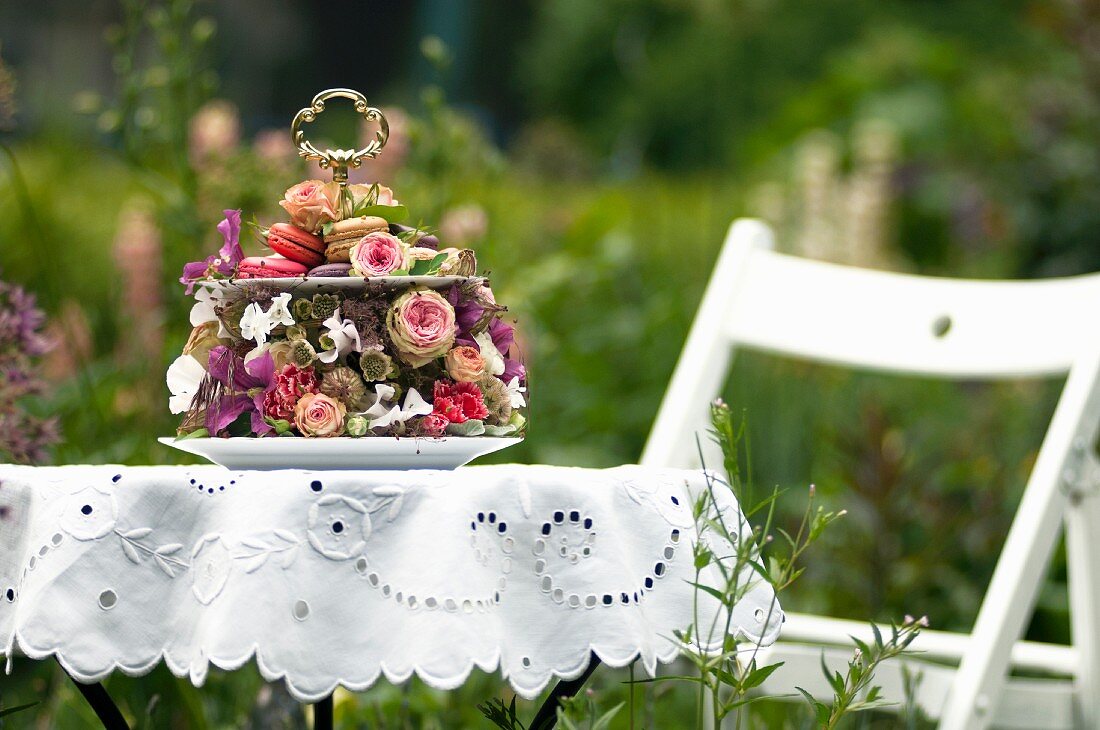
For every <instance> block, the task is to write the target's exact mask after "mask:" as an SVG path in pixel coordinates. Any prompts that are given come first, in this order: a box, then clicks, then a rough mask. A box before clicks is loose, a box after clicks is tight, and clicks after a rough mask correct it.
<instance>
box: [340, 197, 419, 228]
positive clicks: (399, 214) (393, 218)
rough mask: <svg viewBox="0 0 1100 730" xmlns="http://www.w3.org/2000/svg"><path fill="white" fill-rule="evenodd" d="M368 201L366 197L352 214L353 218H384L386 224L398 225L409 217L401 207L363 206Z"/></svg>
mask: <svg viewBox="0 0 1100 730" xmlns="http://www.w3.org/2000/svg"><path fill="white" fill-rule="evenodd" d="M369 201H370V198H369V197H368V198H367V199H366V200H364V201H363V203H360V204H359V206H358V207H357V208H356V209H355V211H354V212H353V213H352V216H353V217H355V218H361V217H362V216H365V215H373V216H377V217H379V218H385V219H386V221H387V222H388V223H400V222H401V221H403V220H405V219H406V218H408V217H409V209H408V208H406V207H405V206H403V205H378V204H373V205H365V204H364V203H367V202H369Z"/></svg>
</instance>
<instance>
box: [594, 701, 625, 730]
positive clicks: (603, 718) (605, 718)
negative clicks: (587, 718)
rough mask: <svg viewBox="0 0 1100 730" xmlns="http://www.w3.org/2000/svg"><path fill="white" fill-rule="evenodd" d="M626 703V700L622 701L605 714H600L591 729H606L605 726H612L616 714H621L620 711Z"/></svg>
mask: <svg viewBox="0 0 1100 730" xmlns="http://www.w3.org/2000/svg"><path fill="white" fill-rule="evenodd" d="M625 705H626V703H625V702H620V703H619V704H617V705H615V706H614V707H612V708H611V709H610V710H608V711H607V712H605V713H604V714H602V715H600V718H599V719H598V720H596V722H594V723H592V726H591V730H604V728H607V727H610V726H611V720H612V719H613V718H614V717H615V715H617V714H619V711H620V710H621V709H623V707H624V706H625Z"/></svg>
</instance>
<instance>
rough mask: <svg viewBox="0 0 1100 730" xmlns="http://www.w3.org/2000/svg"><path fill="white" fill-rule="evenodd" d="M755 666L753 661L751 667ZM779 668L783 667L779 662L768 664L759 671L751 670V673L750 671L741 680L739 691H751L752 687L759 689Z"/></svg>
mask: <svg viewBox="0 0 1100 730" xmlns="http://www.w3.org/2000/svg"><path fill="white" fill-rule="evenodd" d="M755 664H756V660H755V659H754V660H753V665H755ZM781 666H783V662H779V663H778V664H769V665H767V666H766V667H760V668H759V669H755V668H753V669H752V671H750V672H749V673H748V674H746V675H745V677H744V678H742V680H741V689H742V690H746V689H752V688H753V687H759V686H760V685H761V684H763V683H764V680H766V679H767V678H768V677H770V676H771V675H772V672H774V671H775V670H776V669H779V668H780V667H781Z"/></svg>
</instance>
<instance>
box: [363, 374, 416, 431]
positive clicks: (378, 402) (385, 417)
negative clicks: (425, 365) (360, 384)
mask: <svg viewBox="0 0 1100 730" xmlns="http://www.w3.org/2000/svg"><path fill="white" fill-rule="evenodd" d="M394 393H396V391H395V390H394V389H393V386H392V385H386V384H385V383H379V384H378V385H376V386H374V393H373V394H369V395H372V396H373V397H374V403H373V404H371V406H370V408H368V409H367V410H365V411H363V412H362V413H361V414H360V415H363V416H367V417H368V418H370V419H371V420H370V427H371V428H377V427H379V426H390V425H393V424H395V423H404V422H405V421H407V420H409V419H410V418H412V417H413V416H426V415H428V414H429V413H431V412H432V406H431V404H430V403H427V402H425V401H424V399H423V398H422V397H421V396H420V393H417V392H416V388H410V389H409V392H408V393H407V394H406V395H405V406H404V408H402V407H401V406H400V405H397V404H394V403H393V396H394ZM368 397H369V396H368Z"/></svg>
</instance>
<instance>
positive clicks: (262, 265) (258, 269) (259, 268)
mask: <svg viewBox="0 0 1100 730" xmlns="http://www.w3.org/2000/svg"><path fill="white" fill-rule="evenodd" d="M307 271H309V267H308V266H306V265H305V264H300V263H298V262H297V261H291V260H290V259H286V258H283V257H282V256H249V257H248V258H245V259H243V260H242V261H241V263H240V264H238V265H237V278H238V279H287V278H291V277H294V276H305V275H306V272H307Z"/></svg>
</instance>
